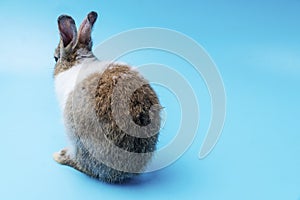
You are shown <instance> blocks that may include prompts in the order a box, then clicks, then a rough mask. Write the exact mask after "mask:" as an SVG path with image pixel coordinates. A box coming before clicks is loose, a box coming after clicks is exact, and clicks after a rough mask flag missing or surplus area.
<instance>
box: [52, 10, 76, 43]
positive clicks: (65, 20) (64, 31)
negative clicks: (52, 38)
mask: <svg viewBox="0 0 300 200" xmlns="http://www.w3.org/2000/svg"><path fill="white" fill-rule="evenodd" d="M57 22H58V29H59V32H60V37H61V40H62V42H63V45H64V47H66V46H68V45H69V44H70V43H72V45H74V44H75V42H76V37H77V30H76V25H75V21H74V19H73V18H72V17H70V16H68V15H61V16H59V17H58V19H57Z"/></svg>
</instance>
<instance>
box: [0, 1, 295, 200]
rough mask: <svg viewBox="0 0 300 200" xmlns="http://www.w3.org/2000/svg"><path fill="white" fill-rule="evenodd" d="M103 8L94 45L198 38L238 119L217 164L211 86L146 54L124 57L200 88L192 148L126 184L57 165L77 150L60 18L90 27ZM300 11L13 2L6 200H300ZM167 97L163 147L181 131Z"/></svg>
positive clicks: (3, 78) (0, 59) (4, 18)
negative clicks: (168, 32) (68, 113)
mask: <svg viewBox="0 0 300 200" xmlns="http://www.w3.org/2000/svg"><path fill="white" fill-rule="evenodd" d="M25 3H26V4H25ZM91 10H95V11H97V12H98V13H99V20H98V21H97V23H96V25H95V28H94V32H93V36H94V37H93V38H94V44H99V43H100V42H102V41H104V40H105V39H107V38H108V37H110V36H112V35H114V34H117V33H119V32H121V31H125V30H128V29H132V28H140V27H149V26H154V27H156V26H158V27H164V28H169V29H174V30H177V31H179V32H182V33H184V34H186V35H188V36H189V37H191V38H193V39H194V40H196V41H197V42H198V43H199V44H201V45H202V46H203V47H204V48H205V49H206V51H207V52H208V53H209V54H210V56H211V57H212V58H213V60H214V61H215V63H216V64H217V66H218V69H219V71H220V73H221V75H222V78H223V81H224V85H225V88H226V93H227V117H226V123H225V127H224V130H223V132H222V136H221V138H220V140H219V142H218V144H217V145H216V147H215V148H214V150H213V151H212V152H211V153H210V154H209V156H208V157H206V158H205V159H203V160H199V159H198V153H199V150H200V146H201V144H202V142H203V138H204V136H205V133H206V131H207V128H208V125H209V119H210V97H209V94H208V92H207V88H206V87H205V84H204V82H203V80H202V79H201V77H197V76H195V74H193V71H190V72H189V71H185V70H184V69H185V68H184V66H185V65H187V64H186V63H184V62H183V61H181V60H180V59H179V58H178V57H175V56H174V55H166V54H167V53H163V52H147V51H145V52H144V53H140V52H137V53H134V54H132V55H130V56H127V57H126V56H125V57H124V60H125V61H126V62H129V63H130V64H133V65H138V64H142V63H143V61H144V62H145V63H148V62H158V63H167V64H169V65H170V66H174V67H175V66H176V67H175V68H176V69H177V70H179V71H180V72H182V73H183V74H184V76H185V77H187V79H188V80H189V81H190V82H191V85H192V87H193V88H194V90H196V95H197V97H198V99H199V102H200V105H199V107H200V113H201V119H200V126H199V130H198V132H197V137H196V138H195V141H194V143H193V145H192V146H191V147H190V148H189V149H188V151H186V152H185V154H184V155H183V156H182V157H181V158H180V159H178V160H177V161H176V162H175V163H173V164H172V165H170V166H169V167H167V168H165V169H163V170H160V171H156V172H153V173H149V174H145V175H143V176H140V177H139V178H137V179H135V180H133V181H132V182H130V183H129V184H126V185H109V184H105V183H102V182H99V181H97V180H94V179H91V178H89V177H87V176H85V175H83V174H81V173H79V172H77V171H75V170H73V169H71V168H68V167H63V166H60V165H58V164H56V163H55V162H54V161H53V160H52V153H53V152H55V151H58V150H59V149H61V148H63V147H64V146H65V145H66V138H65V136H64V129H63V125H62V121H61V114H60V111H59V108H58V103H57V101H56V97H55V94H54V84H53V76H52V73H53V67H54V59H53V51H54V48H55V47H56V44H57V43H58V40H59V35H58V31H57V24H56V19H57V17H58V16H59V15H60V14H63V13H67V14H70V15H72V16H73V17H74V19H75V20H76V22H77V25H79V24H80V22H81V21H82V20H83V18H84V17H85V16H86V14H87V13H88V12H89V11H91ZM299 10H300V1H299V0H273V1H271V0H266V1H256V0H254V1H237V0H235V1H233V0H226V1H225V0H223V1H222V0H213V1H209V3H208V2H207V1H201V0H200V1H196V0H195V1H185V2H184V1H174V0H172V1H171V0H165V1H159V0H153V1H145V0H130V1H116V0H112V1H97V3H96V2H95V1H83V0H79V1H76V3H75V1H64V2H61V1H58V0H54V1H53V0H52V1H50V0H45V1H33V0H32V1H26V2H24V1H16V0H9V1H8V0H2V1H1V2H0V24H1V30H0V44H1V48H0V94H1V98H0V112H1V114H0V123H1V126H0V134H1V146H0V156H1V165H0V177H1V178H0V191H1V192H0V199H24V200H25V199H300V131H299V130H300V105H299V102H300V93H299V91H300V90H299V86H300V12H299ZM143 59H145V60H143ZM181 66H182V67H181ZM158 73H159V72H158ZM174 81H175V80H174ZM156 89H157V91H158V93H159V96H160V98H161V101H162V104H163V105H164V106H165V107H166V113H167V117H166V124H165V127H164V129H163V130H162V135H161V142H160V144H159V146H160V147H162V146H164V145H165V144H167V143H168V142H169V141H170V139H172V137H174V135H176V130H177V129H178V122H179V121H180V117H179V116H180V108H179V105H178V101H177V100H176V98H175V96H174V95H173V94H172V93H170V91H168V90H166V89H163V88H159V87H157V88H156Z"/></svg>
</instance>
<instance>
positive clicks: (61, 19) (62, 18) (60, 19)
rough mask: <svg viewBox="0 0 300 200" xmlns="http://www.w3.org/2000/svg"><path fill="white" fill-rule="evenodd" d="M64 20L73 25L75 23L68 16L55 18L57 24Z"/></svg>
mask: <svg viewBox="0 0 300 200" xmlns="http://www.w3.org/2000/svg"><path fill="white" fill-rule="evenodd" d="M65 20H69V21H70V22H71V23H74V24H75V21H74V19H73V18H72V17H71V16H69V15H60V16H59V17H58V18H57V22H58V23H60V22H62V21H65Z"/></svg>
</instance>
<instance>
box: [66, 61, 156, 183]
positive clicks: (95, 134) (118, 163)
mask: <svg viewBox="0 0 300 200" xmlns="http://www.w3.org/2000/svg"><path fill="white" fill-rule="evenodd" d="M87 74H88V73H87ZM85 76H86V75H85ZM121 83H122V84H121ZM140 83H144V84H142V85H141V84H140ZM116 90H120V91H121V92H122V94H123V95H128V99H129V101H127V102H126V101H125V98H123V97H122V95H121V96H119V95H116V94H115V93H116V92H115V91H116ZM114 103H115V104H124V105H125V106H128V109H119V110H117V115H118V116H119V117H120V116H121V117H123V116H124V117H125V116H127V117H128V116H130V119H129V120H132V122H133V123H134V124H135V125H136V127H137V128H131V127H129V129H126V127H125V128H124V126H123V125H124V124H120V123H122V121H121V122H119V121H118V119H117V118H118V116H115V115H116V113H114V107H113V106H114ZM126 104H128V105H126ZM157 105H159V101H158V98H157V96H156V94H155V92H154V91H153V89H152V88H151V86H150V85H149V84H148V83H147V82H146V81H145V80H144V79H143V78H142V77H141V76H140V75H139V74H138V72H136V71H134V70H132V69H131V68H130V67H128V66H125V65H118V64H109V65H106V68H105V70H103V71H101V70H100V71H99V72H94V73H90V74H89V75H88V76H86V78H85V79H83V80H81V81H79V82H78V83H77V84H76V86H75V88H74V90H73V91H72V92H70V94H69V97H68V99H67V103H66V107H65V111H64V116H65V117H64V118H65V125H66V127H67V129H68V130H69V131H67V132H68V135H69V138H70V139H71V141H72V143H73V144H74V146H75V147H76V148H75V151H74V154H76V156H75V157H76V158H77V161H78V162H79V163H80V165H81V166H84V168H85V171H88V172H89V174H90V175H92V176H95V177H99V178H101V179H103V180H105V181H109V182H122V181H123V179H126V178H129V177H131V176H133V175H134V174H136V173H139V172H141V171H143V170H144V168H145V166H146V164H147V163H148V162H149V161H150V159H151V157H152V152H154V150H155V146H156V143H157V139H158V132H157V131H158V130H159V127H160V115H159V110H160V107H157ZM117 106H118V105H117ZM153 108H155V109H153ZM115 112H116V111H115ZM126 112H129V113H126ZM124 123H126V121H124ZM150 125H151V126H150ZM139 127H141V128H139ZM127 128H128V127H127ZM124 129H126V130H124ZM127 132H128V133H127ZM133 134H134V135H133ZM139 134H144V135H145V134H148V136H149V137H143V136H141V137H139ZM116 151H118V152H119V153H117V152H116ZM120 151H121V153H120ZM122 151H125V152H126V153H124V154H123V152H122ZM131 153H133V155H134V156H132V155H131ZM136 153H140V154H141V156H138V157H136V156H135V155H136ZM125 157H127V158H125ZM106 158H109V160H103V159H106ZM107 162H109V163H113V164H112V166H108V165H107ZM114 166H115V167H116V169H114ZM124 171H125V172H124ZM126 171H127V172H126ZM109 177H110V178H109Z"/></svg>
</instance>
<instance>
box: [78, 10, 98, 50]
mask: <svg viewBox="0 0 300 200" xmlns="http://www.w3.org/2000/svg"><path fill="white" fill-rule="evenodd" d="M97 17H98V14H97V13H96V12H90V13H89V14H88V15H87V17H86V18H85V19H84V20H83V22H82V24H81V26H80V28H79V33H78V42H79V43H81V44H84V45H86V46H88V47H89V48H91V44H92V43H91V41H92V38H91V33H92V28H93V25H94V23H95V22H96V20H97Z"/></svg>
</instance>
